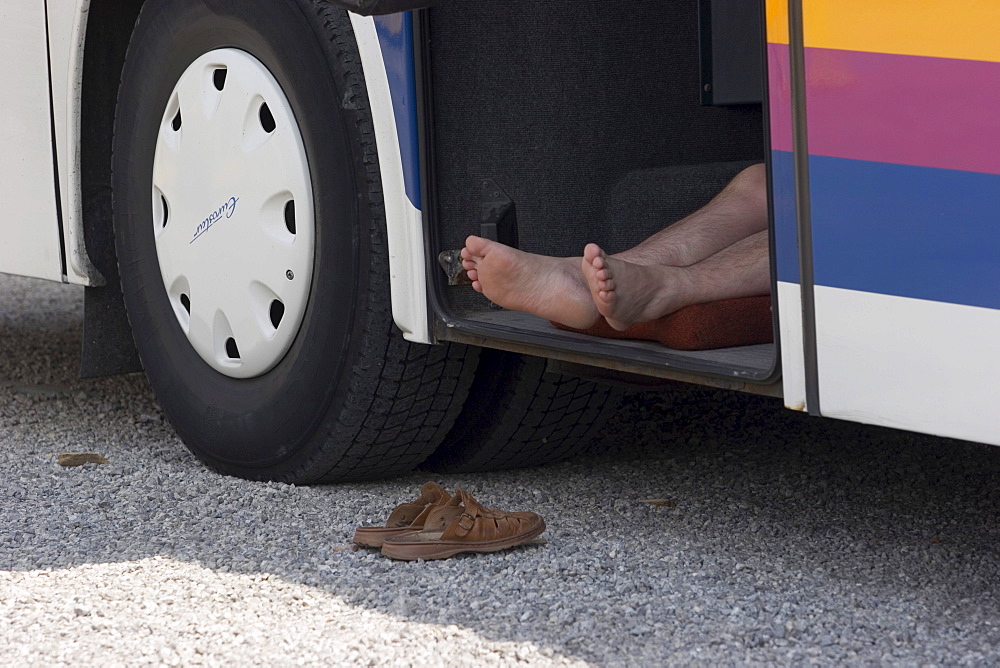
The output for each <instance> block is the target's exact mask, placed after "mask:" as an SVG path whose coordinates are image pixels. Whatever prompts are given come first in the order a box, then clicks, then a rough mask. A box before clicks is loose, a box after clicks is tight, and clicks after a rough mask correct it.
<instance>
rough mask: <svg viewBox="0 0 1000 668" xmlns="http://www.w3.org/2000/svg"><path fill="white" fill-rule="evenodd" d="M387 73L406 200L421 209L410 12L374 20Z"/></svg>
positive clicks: (379, 17)
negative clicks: (401, 161)
mask: <svg viewBox="0 0 1000 668" xmlns="http://www.w3.org/2000/svg"><path fill="white" fill-rule="evenodd" d="M375 31H376V33H377V34H378V42H379V46H380V48H381V50H382V60H383V61H384V62H385V73H386V75H387V76H388V78H389V93H390V94H391V95H392V113H393V115H394V116H395V118H396V133H397V135H398V137H399V151H400V154H401V155H402V159H403V181H404V182H405V185H406V197H407V198H408V199H409V200H410V202H412V203H413V206H415V207H416V208H417V209H419V208H420V147H419V143H418V137H419V135H418V133H417V87H416V74H415V70H414V62H413V17H412V15H411V14H410V12H403V13H400V14H387V15H385V16H376V17H375Z"/></svg>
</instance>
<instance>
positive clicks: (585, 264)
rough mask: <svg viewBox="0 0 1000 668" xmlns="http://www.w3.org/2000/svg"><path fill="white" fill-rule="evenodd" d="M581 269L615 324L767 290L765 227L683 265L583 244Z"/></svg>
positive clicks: (604, 312)
mask: <svg viewBox="0 0 1000 668" xmlns="http://www.w3.org/2000/svg"><path fill="white" fill-rule="evenodd" d="M581 269H582V271H583V274H584V276H586V277H587V283H588V287H589V289H590V294H591V298H592V299H593V302H594V304H595V305H596V306H597V310H598V312H599V313H600V314H601V315H603V316H604V317H605V319H606V320H607V321H608V324H610V325H611V326H612V327H614V328H615V329H617V330H625V329H628V328H629V327H630V326H632V325H634V324H637V323H641V322H649V321H651V320H655V319H657V318H661V317H663V316H665V315H667V314H669V313H672V312H674V311H676V310H677V309H680V308H683V307H685V306H690V305H691V304H701V303H704V302H710V301H717V300H721V299H733V298H736V297H752V296H756V295H762V294H767V293H768V292H769V291H770V287H771V273H770V260H769V251H768V233H767V231H763V232H758V233H756V234H754V235H752V236H750V237H747V238H745V239H743V240H741V241H738V242H736V243H735V244H733V245H732V246H730V247H728V248H725V249H723V250H721V251H719V252H718V253H716V254H714V255H712V256H711V257H709V258H707V259H705V260H703V261H701V262H699V263H697V264H694V265H691V266H687V267H672V266H666V265H643V264H637V263H633V262H628V261H626V260H622V259H620V257H615V256H609V255H607V254H606V253H604V251H602V250H601V248H600V247H599V246H598V245H597V244H588V245H587V247H586V249H585V250H584V257H583V260H582V261H581ZM565 324H569V323H565ZM571 326H572V325H571Z"/></svg>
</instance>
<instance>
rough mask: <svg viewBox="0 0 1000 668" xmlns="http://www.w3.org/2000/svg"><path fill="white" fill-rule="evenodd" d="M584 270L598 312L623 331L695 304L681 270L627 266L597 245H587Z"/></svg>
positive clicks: (687, 281) (662, 266)
mask: <svg viewBox="0 0 1000 668" xmlns="http://www.w3.org/2000/svg"><path fill="white" fill-rule="evenodd" d="M580 267H581V269H582V270H583V275H584V277H585V278H586V279H587V286H588V289H589V290H590V295H591V298H592V299H593V302H594V304H595V305H596V306H597V310H598V312H599V313H600V314H601V315H603V316H604V318H605V319H606V320H607V321H608V324H609V325H611V326H612V327H614V328H615V329H617V330H619V331H622V330H625V329H628V328H629V327H631V326H632V325H635V324H637V323H641V322H649V321H651V320H656V319H657V318H661V317H663V316H665V315H667V314H668V313H672V312H674V311H676V310H677V309H679V308H681V307H682V306H687V305H689V304H691V303H694V302H693V301H692V300H691V297H692V294H693V292H692V289H691V285H690V280H689V277H688V275H687V272H686V271H685V270H684V269H683V268H681V267H670V266H666V265H659V266H655V265H654V266H647V265H641V264H635V263H633V262H626V261H625V260H620V259H617V258H614V257H609V256H608V255H607V254H606V253H605V252H604V251H603V250H601V247H600V246H598V245H597V244H587V247H586V248H585V249H584V251H583V259H582V260H581V262H580Z"/></svg>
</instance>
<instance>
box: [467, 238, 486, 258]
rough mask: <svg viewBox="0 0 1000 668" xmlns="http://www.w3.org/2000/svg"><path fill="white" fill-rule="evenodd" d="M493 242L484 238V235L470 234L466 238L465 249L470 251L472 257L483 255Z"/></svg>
mask: <svg viewBox="0 0 1000 668" xmlns="http://www.w3.org/2000/svg"><path fill="white" fill-rule="evenodd" d="M491 243H493V242H492V241H490V240H489V239H483V238H482V237H477V236H470V237H468V238H467V239H466V240H465V250H467V251H469V255H470V256H472V257H476V256H479V257H482V256H483V254H484V253H485V252H486V249H487V248H489V245H490V244H491Z"/></svg>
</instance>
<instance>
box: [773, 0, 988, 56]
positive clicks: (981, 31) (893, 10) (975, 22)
mask: <svg viewBox="0 0 1000 668" xmlns="http://www.w3.org/2000/svg"><path fill="white" fill-rule="evenodd" d="M802 4H803V23H804V30H805V43H806V46H807V47H815V48H821V49H843V50H847V51H871V52H875V53H895V54H901V55H907V56H930V57H933V58H957V59H961V60H983V61H988V62H1000V1H998V0H802ZM787 17H788V0H768V2H767V28H768V32H767V40H768V41H769V42H778V43H785V44H787V43H788V25H787V20H788V18H787Z"/></svg>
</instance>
